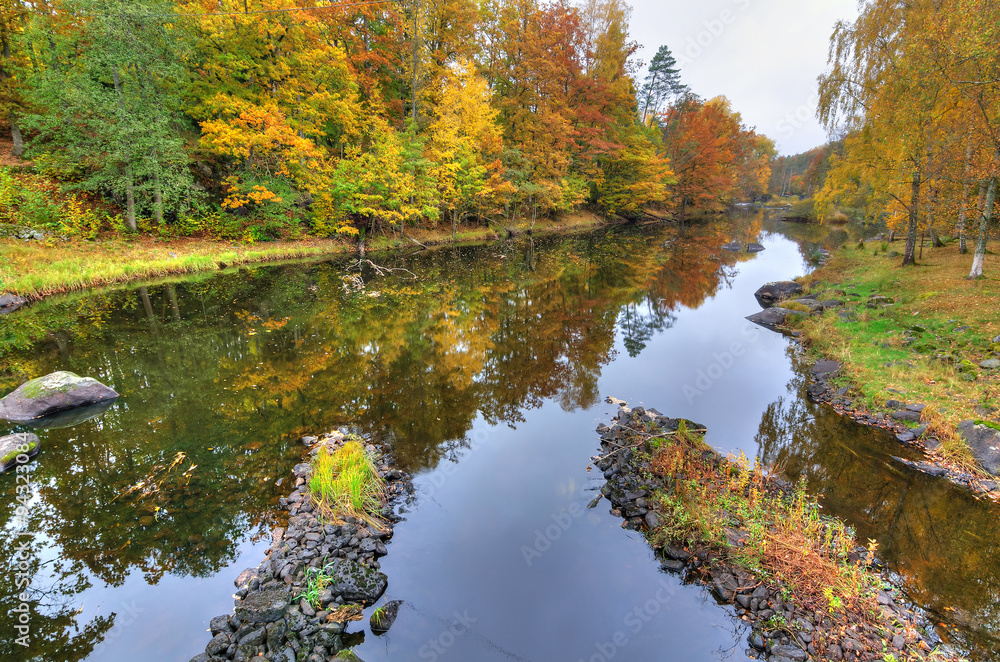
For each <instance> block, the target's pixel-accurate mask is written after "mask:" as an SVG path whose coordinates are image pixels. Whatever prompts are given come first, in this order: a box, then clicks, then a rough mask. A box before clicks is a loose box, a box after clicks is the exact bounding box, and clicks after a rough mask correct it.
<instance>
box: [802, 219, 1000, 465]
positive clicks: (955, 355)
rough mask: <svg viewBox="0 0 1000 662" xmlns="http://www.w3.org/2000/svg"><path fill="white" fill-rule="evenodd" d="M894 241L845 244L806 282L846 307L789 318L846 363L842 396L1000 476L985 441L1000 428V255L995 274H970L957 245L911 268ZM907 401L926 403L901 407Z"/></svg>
mask: <svg viewBox="0 0 1000 662" xmlns="http://www.w3.org/2000/svg"><path fill="white" fill-rule="evenodd" d="M893 247H895V248H901V246H900V245H899V243H898V242H897V243H896V244H889V243H888V242H885V241H883V240H882V239H880V238H879V239H876V240H873V241H868V242H865V243H864V244H861V245H859V246H846V247H844V248H842V249H841V250H839V251H836V252H835V253H834V254H833V256H832V258H831V259H830V260H829V261H828V262H827V264H826V265H825V266H822V267H820V268H819V269H817V270H816V271H815V272H813V273H812V274H811V275H810V276H807V277H806V278H805V279H803V283H804V284H805V285H806V287H807V289H808V290H809V291H810V292H811V293H812V294H814V295H816V297H817V298H818V299H819V300H821V301H822V300H825V299H839V300H841V301H842V302H843V304H844V305H843V307H842V308H838V309H837V310H836V311H832V310H831V311H827V312H825V313H822V314H812V315H805V314H800V315H793V316H790V317H789V321H788V325H789V326H790V327H792V328H794V329H797V330H798V331H800V332H801V338H802V341H803V343H804V346H805V347H806V348H807V351H808V353H809V354H810V356H811V357H812V358H813V359H833V360H835V361H837V362H839V363H841V364H842V367H841V369H840V370H839V371H838V372H837V374H836V375H835V376H832V377H831V379H830V385H831V386H832V387H834V388H835V389H836V390H837V393H836V397H838V398H841V400H840V401H837V402H834V404H837V405H844V404H845V403H846V405H847V407H846V408H853V409H860V410H864V415H865V417H875V416H877V415H878V414H881V415H882V416H880V417H879V419H878V420H881V418H883V417H889V418H892V417H895V419H896V422H898V423H901V424H903V425H905V426H907V427H908V428H910V429H911V434H912V435H913V437H914V438H915V439H917V440H919V439H921V438H932V439H934V443H932V444H931V445H930V447H927V448H926V450H927V451H928V452H929V453H930V454H931V455H932V456H934V457H936V458H939V459H940V460H941V461H943V463H945V464H947V465H949V466H950V467H952V468H953V469H954V470H955V471H957V472H959V473H971V474H975V475H978V476H979V477H981V478H987V479H988V478H991V477H992V476H995V475H996V474H997V472H998V471H1000V455H996V454H995V453H993V452H991V451H990V447H989V444H984V443H981V442H982V441H983V440H985V439H986V438H987V437H989V436H990V431H991V430H992V428H995V427H998V426H1000V319H998V318H997V316H996V311H997V310H998V309H1000V287H998V286H997V274H998V273H1000V258H998V256H996V255H987V258H986V268H985V272H986V274H987V277H986V278H983V279H980V280H976V281H969V280H966V279H965V278H964V276H966V275H967V273H968V268H969V264H970V263H971V259H972V258H971V256H970V255H960V254H959V253H958V248H957V246H955V245H949V246H946V247H944V248H932V247H930V246H927V247H925V248H924V250H923V258H922V259H921V260H919V265H918V266H915V267H909V268H905V269H904V268H902V267H900V266H899V262H900V258H899V256H898V255H897V254H895V251H893V250H892V249H893ZM798 312H808V311H798ZM907 405H910V407H911V408H912V409H915V410H916V411H911V413H910V414H902V413H899V412H900V410H905V409H906V406H907ZM863 422H867V421H863ZM903 436H904V437H906V436H907V435H905V433H903ZM902 440H903V441H912V440H911V439H909V438H904V439H902Z"/></svg>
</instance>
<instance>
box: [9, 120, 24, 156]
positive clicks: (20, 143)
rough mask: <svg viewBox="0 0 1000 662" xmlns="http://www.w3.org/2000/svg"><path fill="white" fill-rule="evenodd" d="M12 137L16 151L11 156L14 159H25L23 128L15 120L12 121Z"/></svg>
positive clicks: (12, 151)
mask: <svg viewBox="0 0 1000 662" xmlns="http://www.w3.org/2000/svg"><path fill="white" fill-rule="evenodd" d="M10 137H11V138H12V139H13V140H14V149H12V150H11V154H13V155H14V158H17V159H22V158H24V138H23V137H22V136H21V127H20V126H18V124H17V122H15V121H14V120H13V119H11V120H10Z"/></svg>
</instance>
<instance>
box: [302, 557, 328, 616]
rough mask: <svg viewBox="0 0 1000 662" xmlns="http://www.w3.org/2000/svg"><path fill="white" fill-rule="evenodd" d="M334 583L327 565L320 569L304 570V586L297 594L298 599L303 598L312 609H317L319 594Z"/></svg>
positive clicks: (318, 606)
mask: <svg viewBox="0 0 1000 662" xmlns="http://www.w3.org/2000/svg"><path fill="white" fill-rule="evenodd" d="M334 583H335V582H334V580H333V577H332V576H331V574H330V566H329V565H325V566H323V567H322V568H309V569H308V570H306V586H305V588H304V589H303V590H302V592H301V593H299V595H298V597H300V598H304V599H305V600H306V602H308V603H309V604H310V606H312V608H313V609H319V608H320V599H319V594H320V593H322V592H323V590H324V589H326V588H327V587H328V586H331V585H333V584H334Z"/></svg>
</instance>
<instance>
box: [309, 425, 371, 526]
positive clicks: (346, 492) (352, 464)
mask: <svg viewBox="0 0 1000 662" xmlns="http://www.w3.org/2000/svg"><path fill="white" fill-rule="evenodd" d="M309 491H310V493H311V495H312V498H313V501H314V502H315V503H316V505H317V507H319V509H320V510H321V511H322V512H325V513H327V514H328V515H330V516H332V517H334V518H344V517H354V518H356V519H360V520H362V521H365V522H367V523H369V524H371V525H373V526H376V527H380V526H381V525H380V524H379V522H378V512H379V510H381V508H382V503H383V502H384V501H385V481H384V480H383V479H382V477H381V476H380V475H379V473H378V468H377V467H376V466H375V458H373V457H371V456H370V455H369V454H368V452H367V451H365V449H364V446H362V445H361V444H360V443H358V442H357V441H353V440H351V441H346V442H345V443H344V445H343V446H341V447H339V448H337V449H336V450H330V449H328V448H325V449H322V450H320V452H319V453H317V454H316V456H315V457H314V458H313V461H312V478H310V480H309Z"/></svg>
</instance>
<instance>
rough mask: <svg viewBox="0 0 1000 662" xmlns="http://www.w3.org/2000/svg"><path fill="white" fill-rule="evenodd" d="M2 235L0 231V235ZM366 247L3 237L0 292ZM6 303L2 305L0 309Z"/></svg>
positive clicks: (558, 223) (583, 226)
mask: <svg viewBox="0 0 1000 662" xmlns="http://www.w3.org/2000/svg"><path fill="white" fill-rule="evenodd" d="M612 222H613V221H608V220H607V219H604V218H601V217H599V216H596V215H594V214H591V213H587V212H583V213H578V214H567V215H564V216H561V217H559V218H555V219H543V220H539V221H538V222H536V223H534V224H519V225H517V226H516V227H513V228H511V230H513V231H514V232H515V233H528V232H530V233H531V234H533V235H546V234H556V233H565V232H576V231H583V230H590V229H594V228H598V227H601V226H603V225H608V224H610V223H612ZM504 232H506V230H505V229H502V228H478V229H464V230H462V231H460V232H458V233H457V234H456V235H455V236H454V237H452V235H451V231H450V230H448V229H444V228H442V229H439V230H420V229H412V230H407V232H406V234H405V236H404V235H400V236H396V237H393V236H386V237H374V238H370V239H369V240H368V241H367V242H366V243H365V247H364V248H365V250H367V251H382V250H396V249H403V248H420V247H424V248H427V247H435V246H446V245H454V244H470V243H480V242H484V241H492V240H495V239H498V238H500V236H501V234H502V233H504ZM0 234H2V233H0ZM360 250H361V245H360V244H358V243H357V242H354V241H347V240H343V239H303V240H300V241H275V242H268V243H263V244H253V245H247V244H233V243H232V242H227V241H213V240H207V239H160V238H151V237H140V238H136V239H131V240H124V239H113V240H111V239H109V240H99V241H85V240H82V239H72V240H58V239H54V238H45V237H43V239H42V240H36V239H29V240H27V241H26V240H24V239H21V238H20V237H19V236H15V237H0V253H3V255H4V258H5V259H4V263H3V264H0V295H3V294H5V293H6V294H8V295H14V296H16V297H18V298H19V299H23V300H24V301H33V300H37V299H41V298H43V297H45V296H49V295H53V294H61V293H65V292H73V291H77V290H83V289H88V288H93V287H103V286H111V285H121V284H125V283H130V282H135V281H141V280H147V279H150V278H157V277H161V276H169V275H178V274H190V273H197V272H207V271H218V270H222V269H227V268H229V267H233V266H240V265H247V264H257V263H266V262H277V261H283V260H293V259H299V258H319V257H323V256H328V255H338V254H350V253H358V252H360ZM6 307H12V306H5V305H3V304H0V308H6Z"/></svg>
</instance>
